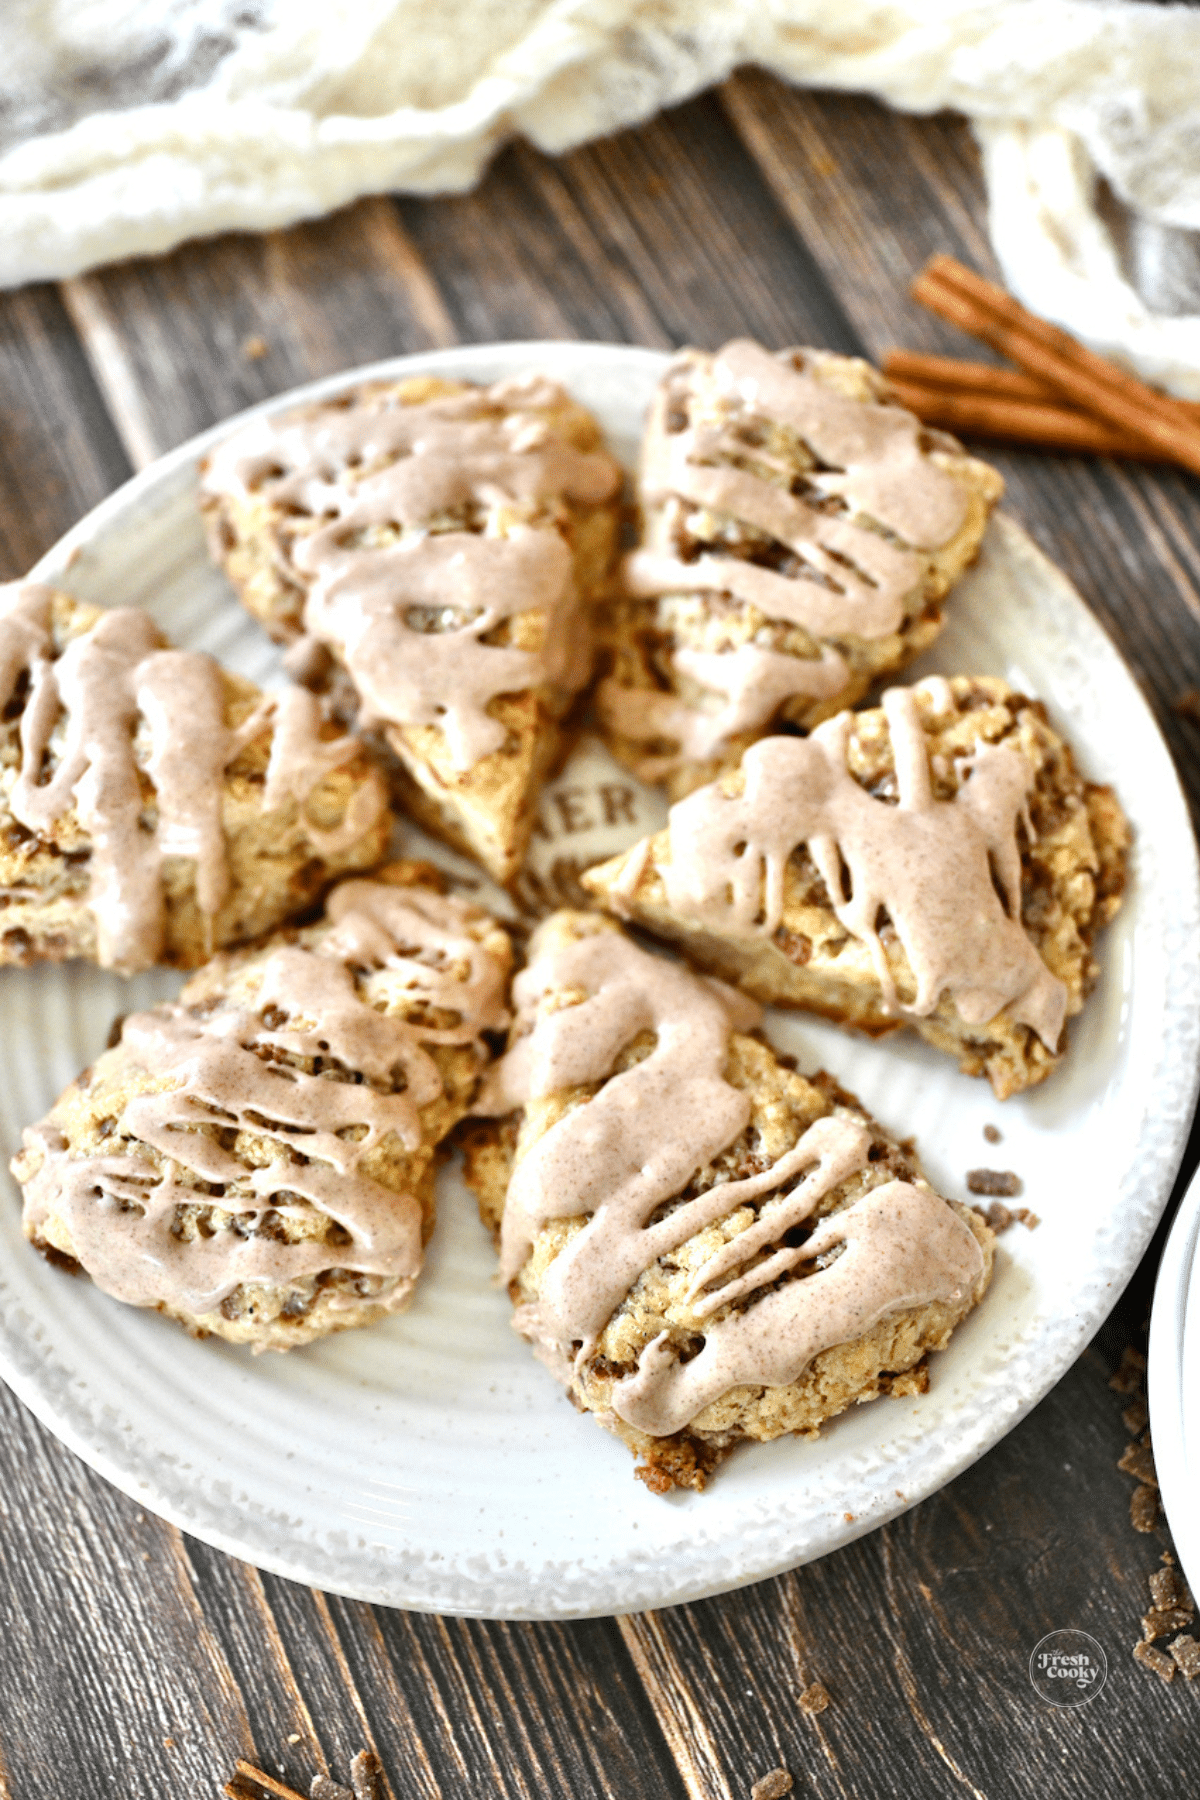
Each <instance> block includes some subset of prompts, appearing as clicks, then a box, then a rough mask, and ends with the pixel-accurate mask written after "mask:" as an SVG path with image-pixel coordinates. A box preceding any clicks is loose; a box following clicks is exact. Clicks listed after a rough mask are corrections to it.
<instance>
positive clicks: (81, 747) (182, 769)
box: [0, 582, 391, 974]
mask: <svg viewBox="0 0 1200 1800" xmlns="http://www.w3.org/2000/svg"><path fill="white" fill-rule="evenodd" d="M390 831H391V814H390V810H389V807H388V803H387V790H386V787H385V784H384V782H383V778H382V776H381V775H380V773H379V771H378V769H377V768H376V767H375V766H374V763H373V762H372V759H371V757H370V754H369V753H368V752H367V751H366V750H365V749H364V748H363V746H362V745H361V744H360V743H358V742H357V741H356V740H355V739H353V738H350V737H347V736H346V735H345V734H344V733H343V732H342V731H341V730H340V728H339V727H338V726H337V725H336V724H335V723H334V721H333V720H332V718H330V717H328V716H327V708H325V707H324V706H323V705H322V704H321V703H319V702H318V701H317V700H316V699H315V697H314V696H313V695H312V694H310V693H309V692H308V691H307V690H306V689H304V688H299V687H292V688H289V689H286V690H285V691H284V692H282V693H278V694H264V693H262V692H261V691H260V689H258V688H257V687H255V686H254V684H253V683H252V682H249V681H244V680H243V679H242V678H241V677H240V676H238V675H231V674H230V673H229V672H228V671H227V670H225V669H222V668H221V667H220V665H219V664H218V663H216V662H214V660H213V658H212V657H211V656H205V655H203V654H201V653H200V652H198V651H191V650H173V649H172V648H171V647H170V645H169V644H167V642H166V640H165V639H164V638H163V637H162V635H161V633H160V632H159V631H158V629H157V627H156V626H155V625H154V623H153V621H152V620H151V618H150V616H149V614H148V613H145V612H142V611H141V610H140V609H138V608H136V607H120V608H116V609H114V610H112V611H106V610H104V609H103V608H101V607H96V606H86V605H84V604H83V603H82V602H80V601H78V600H73V599H71V598H70V597H69V596H68V595H67V594H62V593H57V592H55V591H54V590H53V589H51V588H48V587H43V586H41V585H39V584H37V583H34V582H26V583H23V584H22V583H13V584H11V585H9V586H7V587H3V588H0V963H31V962H39V961H43V960H51V961H55V962H60V961H62V960H63V959H65V958H67V957H76V956H79V957H88V958H91V959H92V960H94V961H97V962H99V963H101V964H103V965H104V966H105V967H108V968H114V969H118V970H120V971H121V972H122V973H126V974H128V973H129V972H131V971H133V970H135V969H142V968H146V967H148V966H149V965H150V964H152V963H156V962H165V963H173V964H174V965H175V966H176V967H179V968H195V967H197V966H198V965H199V964H200V963H202V962H203V961H204V960H205V958H206V957H207V956H210V955H211V954H212V952H213V950H214V949H217V948H220V947H222V946H223V945H227V944H234V943H239V942H241V941H243V940H245V939H247V938H251V937H257V936H258V935H260V934H261V933H262V932H264V931H270V930H272V929H274V927H275V926H277V925H281V924H282V923H283V922H284V921H285V920H287V919H290V918H294V917H296V916H297V915H298V914H301V913H303V912H305V911H306V910H307V909H308V908H310V907H312V906H313V905H315V903H316V902H317V901H318V900H319V899H320V897H321V895H322V894H323V893H324V892H325V890H326V889H327V888H328V887H329V885H330V884H331V882H333V881H335V880H336V879H337V877H338V876H339V875H346V874H349V873H351V872H352V871H355V870H359V869H369V868H372V867H373V866H374V865H375V864H376V863H377V862H378V861H379V860H380V858H381V857H383V856H384V855H385V854H386V852H387V843H388V837H389V834H390Z"/></svg>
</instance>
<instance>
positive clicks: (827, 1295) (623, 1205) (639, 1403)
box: [485, 916, 983, 1436]
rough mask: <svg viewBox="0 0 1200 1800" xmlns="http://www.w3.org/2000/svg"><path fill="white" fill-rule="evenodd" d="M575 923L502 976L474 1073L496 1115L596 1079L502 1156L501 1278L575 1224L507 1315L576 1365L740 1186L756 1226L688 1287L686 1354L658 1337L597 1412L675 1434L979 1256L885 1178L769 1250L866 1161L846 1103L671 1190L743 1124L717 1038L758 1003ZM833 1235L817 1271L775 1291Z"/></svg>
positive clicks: (924, 1194)
mask: <svg viewBox="0 0 1200 1800" xmlns="http://www.w3.org/2000/svg"><path fill="white" fill-rule="evenodd" d="M578 925H579V928H580V929H582V930H585V931H587V933H588V935H585V936H581V937H579V938H577V939H575V940H574V941H570V942H567V943H565V944H560V945H559V946H557V947H555V948H552V949H548V950H543V951H541V952H540V953H539V954H536V955H535V957H534V960H533V961H532V962H531V964H530V966H529V967H528V968H527V969H526V970H525V971H524V973H523V974H521V975H520V976H518V978H517V981H516V983H515V985H514V990H513V992H514V999H515V1002H516V1008H517V1020H516V1028H515V1036H514V1042H513V1047H512V1048H511V1049H510V1050H509V1052H508V1054H507V1055H506V1056H505V1057H504V1059H503V1061H502V1062H501V1063H500V1064H499V1065H498V1066H497V1068H496V1069H495V1070H493V1071H492V1074H491V1076H490V1078H489V1085H488V1090H487V1094H486V1097H485V1106H486V1108H487V1110H490V1111H493V1112H497V1113H499V1112H503V1111H506V1110H508V1109H510V1108H513V1107H516V1106H521V1105H525V1104H528V1103H529V1102H530V1101H532V1100H537V1099H540V1098H544V1097H546V1096H549V1095H552V1094H557V1093H562V1092H564V1091H567V1090H571V1089H574V1088H578V1087H580V1086H582V1085H585V1084H592V1083H595V1082H602V1083H603V1085H602V1086H601V1087H600V1088H599V1089H598V1091H597V1092H595V1093H594V1094H593V1095H592V1096H591V1097H590V1098H587V1097H586V1096H581V1097H580V1098H579V1100H578V1102H577V1103H576V1104H574V1105H573V1106H572V1107H571V1110H569V1111H568V1112H566V1113H565V1114H564V1115H563V1116H562V1117H560V1118H559V1119H558V1120H557V1122H556V1123H555V1124H553V1125H552V1126H551V1127H550V1129H549V1130H548V1131H547V1132H546V1133H545V1134H544V1135H543V1136H542V1137H541V1138H539V1139H538V1140H537V1142H536V1143H535V1144H533V1145H532V1147H531V1148H530V1149H529V1150H528V1151H527V1153H526V1154H525V1155H523V1156H522V1157H521V1158H520V1159H519V1160H518V1162H517V1165H516V1167H515V1169H514V1171H513V1176H512V1180H511V1183H510V1185H509V1191H508V1197H507V1200H506V1203H505V1210H504V1221H503V1228H502V1239H501V1272H502V1276H503V1278H504V1279H505V1280H508V1281H511V1280H512V1279H513V1277H514V1276H515V1275H517V1274H518V1273H519V1272H520V1270H521V1268H522V1266H523V1265H524V1263H525V1261H526V1258H527V1257H528V1255H529V1252H530V1250H531V1248H532V1246H533V1242H534V1239H535V1237H536V1234H537V1233H538V1231H539V1230H540V1229H541V1228H542V1227H543V1226H544V1225H546V1224H547V1223H548V1222H549V1221H550V1220H551V1219H577V1218H586V1223H585V1224H584V1226H583V1228H582V1230H580V1231H579V1232H577V1233H576V1234H574V1235H573V1236H572V1237H571V1238H570V1239H569V1241H568V1242H567V1243H566V1245H565V1247H564V1248H563V1249H562V1250H561V1251H560V1252H559V1254H558V1255H557V1256H556V1257H555V1258H554V1260H553V1262H552V1263H551V1264H550V1266H549V1268H548V1269H547V1270H546V1271H545V1273H544V1275H543V1276H542V1278H541V1282H540V1289H539V1294H538V1298H537V1300H536V1301H534V1302H532V1303H530V1304H527V1305H524V1306H521V1307H520V1308H519V1309H518V1311H517V1315H516V1318H515V1320H514V1323H515V1325H516V1326H517V1329H518V1330H520V1331H521V1332H522V1333H523V1334H524V1335H525V1336H527V1337H529V1338H531V1339H532V1340H533V1341H534V1342H535V1344H536V1345H537V1346H538V1348H539V1351H540V1353H541V1354H542V1355H543V1356H544V1357H545V1359H546V1360H547V1361H548V1362H549V1363H550V1364H551V1366H552V1367H554V1368H555V1369H556V1370H557V1372H558V1373H559V1374H560V1376H561V1377H562V1378H563V1379H564V1380H569V1379H570V1375H571V1368H572V1364H573V1365H574V1367H575V1369H577V1370H578V1369H581V1368H583V1367H585V1366H586V1363H587V1361H588V1360H589V1358H590V1357H591V1356H593V1355H594V1353H595V1350H596V1345H597V1341H598V1339H599V1337H600V1334H601V1333H602V1331H603V1330H604V1327H605V1325H606V1324H607V1322H608V1320H609V1319H610V1318H611V1316H612V1314H613V1312H614V1311H615V1310H616V1308H617V1307H618V1306H619V1305H620V1303H621V1302H622V1301H623V1300H624V1299H625V1297H626V1296H627V1295H628V1293H629V1291H630V1289H631V1288H632V1287H633V1286H634V1284H635V1283H636V1281H637V1279H638V1277H639V1275H640V1274H641V1273H642V1272H643V1271H644V1270H646V1269H648V1268H649V1267H650V1266H651V1265H652V1264H653V1263H654V1262H655V1261H656V1260H657V1259H658V1258H659V1257H663V1256H669V1255H671V1254H672V1253H673V1252H675V1251H677V1250H678V1249H679V1248H680V1247H681V1246H682V1245H683V1244H684V1243H685V1242H686V1241H687V1240H688V1239H689V1238H691V1237H693V1236H694V1235H695V1234H696V1233H697V1232H699V1231H702V1230H703V1229H704V1228H705V1227H706V1226H709V1225H712V1224H714V1223H715V1222H716V1221H718V1220H720V1219H723V1218H726V1217H727V1216H728V1215H729V1214H730V1213H731V1212H733V1211H734V1210H735V1208H737V1207H738V1206H739V1205H741V1204H743V1203H745V1202H746V1201H749V1200H761V1201H762V1205H761V1208H760V1211H759V1214H758V1218H757V1221H756V1223H755V1224H754V1225H753V1226H752V1227H750V1229H749V1230H747V1231H745V1232H744V1233H742V1234H741V1235H740V1236H737V1237H735V1238H732V1239H730V1240H729V1241H728V1242H727V1243H726V1244H725V1245H724V1247H723V1248H722V1249H720V1250H718V1251H717V1252H716V1253H715V1254H714V1255H713V1256H711V1257H710V1258H709V1260H708V1261H707V1262H706V1263H705V1264H704V1265H703V1266H702V1267H701V1268H700V1269H699V1271H698V1272H697V1273H696V1275H695V1277H694V1279H693V1282H692V1287H691V1291H690V1294H689V1301H690V1303H691V1306H692V1311H693V1315H694V1319H695V1323H696V1329H697V1331H702V1333H703V1336H704V1345H703V1348H702V1349H701V1350H700V1351H699V1353H698V1354H696V1355H695V1356H693V1357H692V1359H691V1360H690V1361H689V1362H687V1363H683V1362H681V1361H680V1360H679V1358H678V1355H677V1352H676V1350H675V1348H674V1347H672V1345H671V1343H670V1339H669V1334H668V1333H666V1332H663V1333H662V1334H661V1335H660V1336H659V1337H657V1338H655V1339H654V1340H653V1341H652V1342H651V1343H650V1344H649V1345H648V1346H647V1347H646V1349H645V1350H644V1351H643V1353H642V1355H641V1357H640V1359H639V1364H638V1368H637V1370H636V1372H635V1373H634V1374H632V1375H629V1376H626V1377H625V1378H624V1379H622V1380H620V1381H618V1382H617V1383H616V1385H615V1387H614V1390H613V1396H612V1406H613V1408H614V1410H615V1411H616V1412H617V1413H618V1414H619V1416H620V1417H621V1418H623V1419H625V1420H627V1421H628V1422H629V1423H630V1424H631V1425H634V1426H636V1427H637V1428H638V1429H640V1430H642V1431H645V1432H647V1433H648V1434H650V1435H651V1436H664V1435H667V1434H669V1433H672V1432H675V1431H678V1430H680V1429H681V1428H682V1427H683V1426H684V1425H686V1424H687V1423H688V1422H689V1421H690V1420H692V1419H694V1418H695V1417H696V1415H697V1414H698V1413H700V1412H701V1411H702V1410H703V1409H704V1407H706V1406H707V1405H709V1404H710V1403H711V1402H712V1401H713V1400H716V1399H718V1398H719V1397H720V1396H721V1395H722V1394H724V1393H726V1392H728V1390H729V1389H730V1388H733V1387H739V1386H783V1385H786V1384H787V1383H789V1382H792V1381H795V1380H797V1379H798V1378H799V1376H800V1375H801V1374H802V1373H803V1371H804V1369H805V1368H806V1367H807V1365H808V1364H809V1362H811V1360H812V1358H813V1357H814V1356H816V1355H818V1354H819V1353H820V1352H821V1351H822V1350H826V1349H830V1348H832V1347H833V1346H834V1345H835V1344H841V1343H846V1342H849V1341H850V1340H852V1339H854V1338H857V1337H859V1336H861V1335H862V1334H863V1333H864V1332H866V1331H869V1330H870V1329H871V1327H872V1326H873V1325H874V1324H876V1323H877V1322H878V1321H879V1320H880V1319H881V1318H883V1317H885V1316H886V1315H887V1314H889V1313H891V1312H895V1311H898V1310H900V1309H903V1308H907V1307H912V1306H922V1305H926V1304H928V1303H930V1302H932V1301H937V1300H941V1301H955V1300H958V1299H960V1298H961V1296H962V1294H963V1292H964V1291H965V1290H966V1289H968V1288H969V1287H971V1286H972V1285H973V1283H974V1282H975V1281H976V1280H977V1279H978V1276H979V1274H980V1272H981V1270H982V1267H983V1263H982V1256H981V1252H980V1250H979V1246H978V1244H977V1243H976V1241H975V1238H974V1237H973V1235H972V1233H971V1232H970V1230H969V1229H968V1228H967V1226H966V1225H964V1224H963V1222H962V1221H961V1220H960V1219H959V1217H958V1215H957V1214H956V1213H955V1212H954V1211H953V1209H952V1208H951V1207H949V1206H948V1205H947V1204H946V1202H945V1201H944V1200H942V1199H941V1198H940V1197H939V1196H938V1195H937V1194H935V1193H934V1192H933V1191H932V1189H929V1188H927V1187H925V1186H917V1185H914V1184H910V1183H908V1182H901V1181H890V1182H887V1183H886V1184H884V1185H881V1186H880V1187H877V1188H874V1189H871V1190H870V1191H869V1192H868V1193H866V1194H864V1195H863V1196H862V1197H861V1198H860V1199H858V1200H856V1201H854V1202H853V1203H852V1204H851V1205H850V1206H848V1207H846V1208H844V1209H843V1210H842V1211H841V1212H838V1213H836V1214H833V1215H831V1216H830V1217H828V1218H827V1219H826V1220H824V1221H823V1222H822V1223H821V1224H819V1225H818V1226H817V1227H816V1229H815V1230H814V1231H813V1233H812V1234H811V1236H810V1237H809V1238H808V1239H807V1240H806V1241H805V1242H804V1243H803V1244H801V1245H800V1246H799V1247H798V1248H792V1247H790V1246H788V1245H786V1244H785V1242H784V1237H785V1234H786V1233H788V1232H790V1231H791V1230H792V1229H793V1228H794V1227H795V1226H797V1225H799V1224H802V1223H803V1222H804V1221H805V1220H807V1219H808V1218H809V1217H811V1215H812V1213H813V1211H814V1209H815V1208H816V1207H817V1205H818V1204H819V1202H820V1201H821V1200H822V1199H823V1198H824V1197H825V1196H826V1195H828V1194H829V1193H831V1192H832V1191H833V1189H834V1188H836V1187H838V1186H839V1185H840V1184H841V1183H843V1182H845V1181H846V1180H848V1179H849V1178H850V1177H851V1176H853V1175H854V1174H855V1173H856V1172H857V1171H859V1170H862V1169H864V1168H865V1167H867V1164H868V1152H869V1150H870V1146H871V1137H870V1134H869V1132H868V1131H867V1129H866V1127H865V1125H864V1124H863V1122H862V1121H861V1119H859V1118H857V1117H855V1115H853V1114H852V1113H849V1112H847V1111H838V1112H835V1113H832V1114H830V1115H828V1116H826V1117H824V1118H821V1119H818V1120H817V1121H816V1123H815V1124H814V1125H812V1126H811V1127H810V1128H809V1130H808V1131H806V1132H805V1133H804V1135H803V1136H802V1137H801V1139H800V1141H799V1142H798V1143H797V1144H796V1145H795V1146H794V1148H793V1149H791V1150H789V1151H788V1152H787V1153H786V1154H785V1155H784V1156H781V1157H780V1158H779V1159H778V1161H777V1162H776V1163H775V1164H774V1166H773V1167H772V1168H770V1169H767V1170H765V1171H762V1172H761V1173H758V1174H755V1175H752V1176H749V1177H747V1178H746V1179H744V1180H729V1181H723V1182H718V1183H716V1184H715V1185H713V1186H711V1187H709V1188H707V1189H706V1190H704V1191H702V1192H699V1193H697V1194H696V1195H695V1196H694V1197H692V1198H685V1197H682V1196H685V1195H686V1193H687V1189H688V1187H689V1184H690V1183H691V1182H692V1180H693V1177H694V1176H695V1175H696V1174H697V1172H698V1171H699V1170H700V1169H702V1168H704V1166H705V1165H706V1164H708V1163H710V1162H711V1161H712V1160H713V1159H714V1158H715V1157H716V1156H718V1155H719V1154H720V1153H721V1151H723V1150H725V1149H727V1148H728V1146H730V1145H731V1144H732V1143H734V1142H735V1141H736V1139H737V1138H738V1137H739V1136H740V1134H741V1133H742V1132H743V1131H744V1130H745V1128H746V1125H747V1123H748V1121H749V1118H750V1101H749V1098H748V1097H747V1095H746V1094H745V1093H743V1092H742V1091H740V1090H739V1089H738V1088H735V1087H734V1086H733V1085H732V1084H731V1083H730V1082H729V1081H728V1080H727V1079H726V1077H725V1068H726V1064H727V1061H728V1056H729V1043H730V1034H731V1032H732V1031H734V1030H736V1029H744V1028H745V1027H746V1026H747V1025H749V1024H752V1023H753V1022H754V1020H755V1018H756V1016H757V1010H758V1009H757V1008H755V1007H752V1006H751V1005H750V1004H749V1003H748V1002H746V1001H745V1000H744V999H742V998H741V997H740V996H738V995H736V994H734V993H732V992H731V990H729V989H727V988H725V987H724V986H723V985H722V984H721V983H718V982H710V981H706V980H704V979H703V978H701V977H700V976H697V975H694V974H692V973H691V972H689V971H688V970H687V969H685V968H683V967H681V966H680V965H678V964H674V963H670V962H667V961H665V960H664V959H663V958H661V957H657V956H651V955H648V954H647V953H646V952H645V951H642V950H639V949H638V948H637V947H636V946H635V945H634V944H632V943H631V942H630V941H629V940H628V939H627V938H625V937H624V936H623V935H622V934H620V933H619V932H617V931H613V930H606V929H604V928H603V927H601V926H599V925H598V924H597V923H596V922H595V921H592V920H590V919H586V918H585V917H584V916H581V917H580V919H579V920H578ZM560 995H561V996H564V998H563V999H559V998H558V997H559V996H560ZM580 995H582V997H581V998H579V997H577V996H580ZM548 1000H549V1001H550V1002H551V1004H550V1005H547V1004H546V1002H547V1001H548ZM642 1032H652V1033H653V1034H654V1038H655V1042H654V1046H653V1048H652V1049H651V1050H650V1051H649V1054H648V1055H646V1056H645V1057H644V1058H643V1059H642V1060H641V1061H640V1062H637V1063H635V1064H634V1065H633V1066H632V1067H629V1068H626V1069H624V1070H622V1071H621V1072H620V1073H617V1074H613V1073H612V1070H613V1066H614V1064H615V1062H616V1060H617V1058H618V1056H619V1055H620V1052H621V1051H622V1050H623V1049H624V1048H625V1047H626V1046H627V1045H629V1044H630V1043H631V1042H632V1041H633V1039H634V1038H636V1037H637V1036H638V1034H639V1033H642ZM605 1077H608V1079H607V1080H605ZM676 1196H681V1197H680V1198H679V1200H678V1203H677V1204H676V1205H675V1207H674V1208H673V1209H672V1210H671V1211H669V1212H667V1213H666V1214H665V1216H663V1217H661V1218H659V1219H657V1220H655V1222H653V1223H652V1222H651V1221H652V1220H654V1219H655V1214H656V1213H658V1212H659V1211H660V1209H661V1208H662V1207H663V1205H664V1203H665V1202H667V1201H670V1200H672V1199H674V1198H675V1197H676ZM839 1249H840V1251H841V1253H840V1254H839V1255H837V1256H836V1259H835V1260H833V1261H831V1262H830V1263H829V1264H828V1266H826V1267H824V1268H821V1269H818V1270H814V1271H812V1272H810V1273H808V1274H806V1275H803V1276H796V1278H795V1279H793V1280H790V1281H785V1282H783V1283H782V1284H781V1285H780V1286H778V1287H775V1286H773V1284H775V1283H776V1282H779V1281H780V1278H781V1277H782V1276H784V1275H787V1274H790V1273H793V1272H795V1271H797V1270H799V1269H801V1268H803V1267H804V1266H805V1265H806V1264H811V1263H812V1262H813V1261H814V1260H815V1259H816V1258H818V1257H825V1256H829V1255H830V1254H831V1253H833V1252H835V1251H837V1250H839ZM768 1288H769V1289H770V1290H771V1291H769V1292H764V1291H763V1290H764V1289H768ZM756 1295H757V1296H758V1297H757V1298H755V1297H754V1296H756ZM730 1306H736V1307H737V1309H738V1310H736V1311H727V1310H725V1309H727V1308H729V1307H730Z"/></svg>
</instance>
